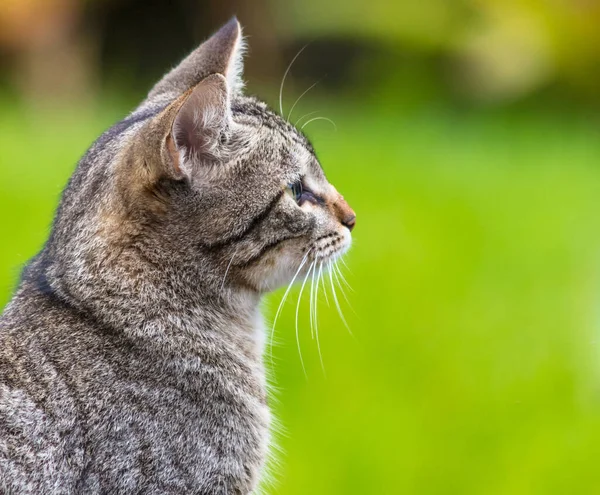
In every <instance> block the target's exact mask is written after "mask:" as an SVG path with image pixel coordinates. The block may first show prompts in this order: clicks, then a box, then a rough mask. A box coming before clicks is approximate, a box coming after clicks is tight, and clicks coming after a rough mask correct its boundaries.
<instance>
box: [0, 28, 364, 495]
mask: <svg viewBox="0 0 600 495" xmlns="http://www.w3.org/2000/svg"><path fill="white" fill-rule="evenodd" d="M242 50H243V41H242V37H241V30H240V26H239V23H238V21H237V20H236V19H232V20H231V21H230V22H229V23H227V24H226V25H225V26H223V27H222V28H221V29H220V30H219V31H218V32H217V33H216V34H215V35H213V36H212V37H211V38H210V39H208V40H207V41H206V42H205V43H204V44H202V45H201V46H200V47H199V48H198V49H196V50H195V51H194V52H192V53H191V54H190V55H189V56H188V57H187V58H186V59H185V60H183V62H182V63H181V64H180V65H179V66H177V67H176V68H174V69H173V70H172V71H171V72H169V73H168V74H167V75H166V76H165V77H164V78H163V79H162V80H161V81H160V82H159V83H158V84H157V85H156V86H155V87H154V88H153V89H152V91H151V92H150V93H149V95H148V98H147V99H146V100H145V101H144V102H143V103H142V104H141V105H140V106H139V107H138V108H137V109H136V110H135V111H134V112H133V113H131V114H130V115H129V116H128V117H127V118H125V120H123V121H122V122H120V123H118V124H116V125H115V126H114V127H112V128H111V129H109V130H108V131H107V132H106V133H104V134H103V135H102V136H101V137H100V138H99V139H98V140H97V141H96V142H95V143H94V144H93V146H92V147H91V148H90V149H89V151H88V152H87V153H86V155H85V156H84V157H83V158H82V159H81V161H80V163H79V165H78V167H77V169H76V171H75V172H74V174H73V176H72V178H71V180H70V181H69V184H68V186H67V187H66V189H65V191H64V193H63V196H62V200H61V202H60V206H59V208H58V211H57V213H56V217H55V220H54V223H53V227H52V233H51V235H50V237H49V239H48V241H47V243H46V244H45V246H44V248H43V249H42V251H41V252H40V253H39V254H38V255H37V256H36V257H35V258H34V259H33V260H32V261H31V262H30V264H29V265H28V266H27V267H26V269H25V270H24V273H23V276H22V280H21V283H20V285H19V287H18V289H17V291H16V293H15V295H14V297H13V299H12V300H11V301H10V303H9V304H8V305H7V307H6V308H5V311H4V313H3V315H2V316H1V317H0V493H2V494H36V495H41V494H95V493H103V494H104V493H106V494H109V493H110V494H182V493H194V494H207V495H208V494H211V495H212V494H247V493H251V492H252V491H253V490H254V489H255V488H256V486H257V482H258V478H259V475H260V471H261V468H262V465H263V461H264V458H265V455H266V452H267V448H268V444H269V433H268V431H269V410H268V407H267V404H266V392H265V378H264V370H263V365H262V351H263V340H264V332H263V326H262V319H261V315H260V313H259V301H260V299H261V296H262V295H263V294H265V293H267V292H269V291H271V290H273V289H275V288H278V287H280V286H282V285H284V284H287V283H289V282H290V281H291V280H292V279H293V277H294V275H296V274H297V273H296V272H297V271H298V270H300V273H302V274H303V273H305V271H306V268H305V267H306V266H308V265H309V264H308V263H307V264H305V265H304V267H301V265H302V264H303V261H305V260H306V259H311V260H322V261H326V260H328V259H331V258H332V257H335V256H338V255H339V254H340V253H342V252H343V251H344V250H345V249H347V248H348V246H349V244H350V230H351V229H352V227H353V226H354V223H355V216H354V213H353V212H352V210H351V209H350V207H349V206H348V204H347V203H346V202H345V201H344V199H343V198H342V197H341V196H340V195H339V194H338V192H337V191H336V190H335V189H334V187H333V186H331V185H330V184H329V183H328V182H327V180H326V178H325V175H324V174H323V171H322V170H321V167H320V165H319V163H318V161H317V159H316V157H315V154H314V151H313V149H312V147H311V145H310V144H309V143H308V141H307V140H306V138H305V137H304V136H303V135H302V134H301V133H300V132H299V131H298V130H296V129H295V128H294V127H293V126H292V125H290V124H289V123H287V122H286V121H285V120H284V119H282V118H281V117H280V116H279V115H277V114H275V113H274V112H272V111H271V110H270V109H269V108H267V106H266V105H265V104H264V103H261V102H260V101H258V100H256V99H254V98H251V97H247V96H244V95H243V94H242V86H243V85H242V82H241V79H240V78H241V69H242V61H241V57H242V55H241V53H242Z"/></svg>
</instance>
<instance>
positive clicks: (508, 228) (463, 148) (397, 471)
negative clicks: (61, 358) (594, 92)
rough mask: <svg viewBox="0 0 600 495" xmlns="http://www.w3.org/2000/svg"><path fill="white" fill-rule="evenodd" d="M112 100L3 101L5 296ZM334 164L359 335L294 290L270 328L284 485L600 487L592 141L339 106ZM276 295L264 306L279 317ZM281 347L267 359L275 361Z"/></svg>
mask: <svg viewBox="0 0 600 495" xmlns="http://www.w3.org/2000/svg"><path fill="white" fill-rule="evenodd" d="M118 113H119V112H118V111H117V110H116V109H115V110H111V109H110V108H109V109H107V110H105V111H103V112H102V114H101V115H91V114H81V115H77V114H75V115H70V116H66V117H65V116H60V115H46V116H44V117H36V119H34V121H32V119H30V118H29V119H28V118H25V117H21V116H19V115H18V114H17V112H16V111H12V110H9V111H7V112H4V113H2V114H0V191H1V194H0V218H1V219H2V225H3V228H2V241H3V242H2V243H1V245H0V288H1V293H0V301H2V302H4V301H6V300H7V299H8V297H9V291H10V288H11V287H12V286H13V284H14V281H15V280H16V277H17V274H18V270H19V266H20V264H22V263H23V262H25V261H26V260H27V258H29V257H30V256H31V255H33V254H34V253H35V252H36V251H37V250H38V249H39V247H40V246H41V244H42V242H43V240H44V238H45V237H46V235H47V232H48V225H49V223H50V220H51V217H52V210H53V208H54V206H55V204H56V201H57V198H58V195H59V193H60V190H61V187H62V186H63V184H64V183H65V181H66V179H67V177H68V175H69V173H70V171H71V170H72V168H73V164H74V163H75V161H76V159H77V158H78V156H79V155H81V154H82V152H83V151H84V149H85V148H86V146H87V145H88V144H89V143H90V142H91V141H92V139H93V138H94V137H95V136H96V135H97V134H98V132H99V131H100V130H101V129H102V128H104V127H105V126H106V125H107V124H108V123H110V121H111V120H112V119H114V118H115V117H116V115H118ZM328 116H330V117H332V118H334V120H336V122H337V124H338V131H337V132H333V131H332V130H330V129H329V128H328V127H327V125H326V123H324V122H319V123H317V122H315V123H313V124H311V125H310V126H309V127H308V128H307V129H309V130H310V134H311V136H312V137H313V138H314V141H315V145H316V147H317V149H318V151H319V154H320V158H321V161H322V163H323V165H324V167H325V169H326V171H327V173H328V177H329V178H330V180H331V181H332V182H333V183H334V184H335V185H336V186H337V187H338V189H339V190H340V191H341V192H342V193H343V194H344V195H345V197H346V199H347V200H348V201H349V202H350V204H351V205H352V206H353V207H354V209H355V210H356V212H357V215H358V223H357V228H356V230H355V236H354V238H355V245H354V247H353V249H352V251H351V252H350V253H349V255H348V257H347V262H348V266H349V267H350V271H347V270H346V271H345V273H346V276H347V278H348V280H349V281H350V283H351V284H352V286H353V287H354V288H355V292H353V293H350V294H349V296H350V300H351V303H352V307H353V310H351V309H350V308H349V307H348V305H347V304H346V303H345V301H343V298H342V301H343V302H342V305H343V306H344V308H345V314H346V317H347V319H348V321H349V323H350V326H351V329H352V332H353V333H354V338H353V337H351V336H350V335H349V334H348V332H347V331H346V329H345V328H344V327H343V325H342V324H341V322H340V319H339V317H338V316H337V315H336V312H335V309H334V308H332V307H327V304H326V302H325V299H324V298H323V297H321V299H320V300H319V308H320V312H319V329H320V337H321V349H322V354H323V360H324V363H325V371H326V375H325V374H324V373H323V372H322V371H321V368H320V364H319V358H318V355H317V352H316V342H315V341H314V340H311V337H310V331H309V323H308V306H307V304H306V301H305V304H304V305H303V307H302V308H303V311H302V317H301V333H300V338H301V347H302V353H303V356H304V360H305V363H306V368H307V374H308V378H305V376H304V374H303V372H302V368H301V365H300V361H299V357H298V349H297V347H296V341H295V336H294V322H293V320H294V310H295V296H296V295H297V291H296V292H294V293H293V294H292V295H291V297H290V298H289V302H288V303H287V304H286V305H285V310H284V313H283V315H282V317H281V319H280V321H279V323H278V325H277V331H276V337H277V340H278V341H279V342H280V345H279V346H277V347H275V349H274V359H275V375H276V379H277V386H278V387H279V391H278V393H277V399H278V402H277V403H276V404H275V406H274V408H275V412H276V415H277V416H278V417H279V418H280V420H281V422H282V423H283V425H284V427H285V429H286V433H285V435H283V436H281V438H280V444H281V445H282V447H283V449H284V450H285V452H286V453H285V454H284V455H282V456H281V461H282V467H281V468H280V469H279V470H278V476H277V477H278V478H279V483H278V485H277V487H276V488H275V489H273V493H279V494H303V495H305V494H308V493H310V494H318V493H323V494H334V493H340V494H342V493H343V494H350V493H356V494H367V493H368V494H378V495H379V494H404V493H406V494H419V495H425V494H461V495H462V494H485V495H492V494H510V495H518V494H564V493H577V494H595V493H600V473H599V472H598V468H597V462H598V461H597V460H598V458H599V456H600V386H599V382H600V362H599V359H598V354H599V352H600V349H599V348H598V345H599V344H598V342H599V340H598V332H599V331H600V215H599V214H598V212H599V208H598V205H599V203H600V168H599V166H598V165H599V164H600V140H598V139H597V131H596V129H595V127H594V123H593V122H587V121H585V120H584V119H582V118H576V117H564V116H560V115H553V114H551V113H550V114H547V115H540V114H528V113H512V114H506V115H501V114H496V115H492V114H489V115H483V114H481V113H479V114H460V113H456V112H449V111H441V110H439V111H430V112H413V113H412V114H410V115H406V116H403V117H398V116H394V115H392V114H391V113H390V114H385V113H378V112H376V111H372V112H368V111H366V110H363V111H360V112H359V111H357V112H352V111H349V110H341V109H337V110H336V109H335V108H333V109H330V110H329V113H328ZM281 295H282V292H278V293H277V294H275V295H274V296H272V297H271V298H270V299H269V301H268V304H267V305H266V307H267V309H268V313H269V314H270V315H271V316H272V314H273V313H274V310H275V309H276V307H277V305H278V302H279V299H280V297H281ZM268 361H269V360H268V359H267V362H268Z"/></svg>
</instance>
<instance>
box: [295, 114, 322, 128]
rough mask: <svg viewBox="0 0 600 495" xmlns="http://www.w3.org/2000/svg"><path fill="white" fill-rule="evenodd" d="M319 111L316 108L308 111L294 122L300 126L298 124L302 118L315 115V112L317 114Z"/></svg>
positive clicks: (296, 125)
mask: <svg viewBox="0 0 600 495" xmlns="http://www.w3.org/2000/svg"><path fill="white" fill-rule="evenodd" d="M317 112H318V110H315V111H313V112H308V113H305V114H304V115H303V116H302V117H300V118H299V119H298V120H297V121H296V122H294V127H298V124H299V123H300V121H301V120H302V119H305V118H306V117H310V116H311V115H314V114H315V113H317Z"/></svg>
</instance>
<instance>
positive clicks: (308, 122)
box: [300, 117, 337, 131]
mask: <svg viewBox="0 0 600 495" xmlns="http://www.w3.org/2000/svg"><path fill="white" fill-rule="evenodd" d="M315 120H326V121H327V122H330V123H331V125H333V128H334V129H335V130H336V131H337V125H335V122H334V121H333V120H331V119H328V118H327V117H313V118H312V119H309V120H307V121H306V122H304V124H302V127H300V130H302V129H304V128H305V127H306V126H307V125H308V124H310V123H311V122H314V121H315Z"/></svg>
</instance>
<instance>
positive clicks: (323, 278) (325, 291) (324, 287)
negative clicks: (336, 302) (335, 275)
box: [319, 263, 329, 307]
mask: <svg viewBox="0 0 600 495" xmlns="http://www.w3.org/2000/svg"><path fill="white" fill-rule="evenodd" d="M319 278H320V279H321V284H322V285H323V294H325V302H326V303H327V307H329V297H328V296H327V287H326V286H325V277H324V276H323V263H321V265H320V266H319Z"/></svg>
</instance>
